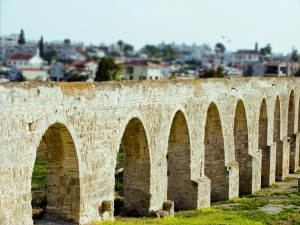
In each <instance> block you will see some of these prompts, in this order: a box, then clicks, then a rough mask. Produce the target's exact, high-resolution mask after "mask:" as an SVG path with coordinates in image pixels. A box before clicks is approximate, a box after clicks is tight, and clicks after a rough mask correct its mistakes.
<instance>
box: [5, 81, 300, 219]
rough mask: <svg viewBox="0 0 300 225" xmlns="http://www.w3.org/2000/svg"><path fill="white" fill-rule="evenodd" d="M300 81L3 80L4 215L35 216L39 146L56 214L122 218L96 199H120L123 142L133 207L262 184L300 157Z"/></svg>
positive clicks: (184, 202)
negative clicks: (33, 195)
mask: <svg viewBox="0 0 300 225" xmlns="http://www.w3.org/2000/svg"><path fill="white" fill-rule="evenodd" d="M299 93H300V79H299V78H236V79H235V78H233V79H207V80H204V79H203V80H192V81H168V82H158V81H152V82H151V81H141V82H126V83H113V82H107V83H51V82H44V83H35V82H25V83H8V84H1V85H0V106H1V107H0V154H1V157H0V223H1V224H4V225H8V224H32V208H31V177H32V170H33V166H34V162H35V159H36V156H37V155H39V156H40V155H44V156H46V158H47V163H48V164H47V165H48V166H47V168H48V181H47V182H48V185H47V199H48V206H47V214H48V215H53V216H54V217H57V218H62V219H66V220H72V221H75V222H76V223H79V224H88V223H91V222H93V221H101V220H104V219H113V213H112V210H108V211H106V210H104V211H102V210H99V209H101V208H102V207H104V206H103V202H105V201H107V202H108V203H109V204H108V208H109V209H111V208H112V202H113V200H114V184H115V182H114V181H115V179H114V176H115V166H116V157H117V153H118V151H119V146H120V144H121V143H122V145H123V147H124V150H125V157H124V171H123V174H124V205H125V208H126V209H125V210H127V211H131V212H135V213H137V214H143V215H151V213H152V212H158V211H167V210H164V209H163V203H164V202H166V201H167V200H171V201H174V207H175V208H178V209H180V208H184V209H192V208H202V207H207V206H209V205H210V201H211V200H212V201H217V200H219V199H227V198H233V197H236V196H238V195H239V194H243V193H252V192H254V191H256V190H259V189H260V188H261V186H268V185H270V184H272V183H273V182H274V181H275V179H277V180H281V179H284V178H285V177H286V176H287V175H288V173H289V171H295V170H297V169H298V168H299V119H298V117H299V116H300V115H299V113H298V111H299ZM20 215H22V216H20ZM162 216H163V215H162Z"/></svg>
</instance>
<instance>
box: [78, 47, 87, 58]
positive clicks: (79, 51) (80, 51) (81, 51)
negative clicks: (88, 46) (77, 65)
mask: <svg viewBox="0 0 300 225" xmlns="http://www.w3.org/2000/svg"><path fill="white" fill-rule="evenodd" d="M75 51H76V52H78V53H79V54H81V55H83V56H85V57H88V54H86V52H85V51H83V50H81V49H79V48H77V49H76V50H75Z"/></svg>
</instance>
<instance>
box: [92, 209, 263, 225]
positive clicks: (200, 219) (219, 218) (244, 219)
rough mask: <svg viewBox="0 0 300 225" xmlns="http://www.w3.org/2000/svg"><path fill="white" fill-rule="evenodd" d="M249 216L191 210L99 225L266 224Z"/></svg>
mask: <svg viewBox="0 0 300 225" xmlns="http://www.w3.org/2000/svg"><path fill="white" fill-rule="evenodd" d="M248 216H249V215H246V214H245V215H242V214H237V213H234V212H224V211H222V210H221V209H214V208H207V209H202V210H190V211H182V212H178V213H176V216H175V217H168V218H164V219H154V218H139V219H137V218H120V217H117V218H116V221H115V222H110V221H105V222H102V223H98V224H101V225H124V224H126V225H134V224H137V225H139V224H158V225H167V224H168V225H169V224H171V225H177V224H178V225H183V224H189V225H198V224H224V225H225V224H228V225H229V224H243V225H247V224H249V225H250V224H251V225H252V224H254V225H259V224H261V225H262V224H265V223H264V222H261V221H257V220H255V219H253V218H248Z"/></svg>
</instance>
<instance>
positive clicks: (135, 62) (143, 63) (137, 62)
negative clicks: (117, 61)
mask: <svg viewBox="0 0 300 225" xmlns="http://www.w3.org/2000/svg"><path fill="white" fill-rule="evenodd" d="M121 65H122V66H147V67H156V68H161V67H162V66H161V65H158V64H155V63H152V62H149V61H147V60H133V61H129V62H125V63H122V64H121Z"/></svg>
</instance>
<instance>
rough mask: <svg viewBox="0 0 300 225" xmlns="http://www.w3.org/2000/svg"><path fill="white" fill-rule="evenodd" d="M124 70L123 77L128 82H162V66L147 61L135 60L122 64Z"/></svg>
mask: <svg viewBox="0 0 300 225" xmlns="http://www.w3.org/2000/svg"><path fill="white" fill-rule="evenodd" d="M121 65H122V66H123V68H124V74H123V77H124V79H126V80H160V79H161V78H162V76H163V75H162V73H161V68H162V66H161V65H158V64H155V63H152V62H149V61H147V60H133V61H129V62H125V63H123V64H121Z"/></svg>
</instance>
